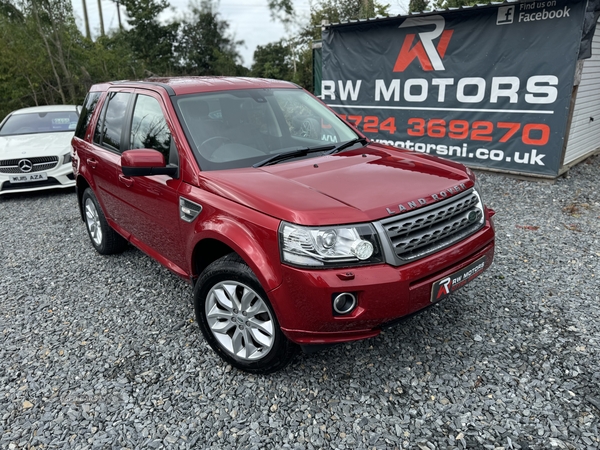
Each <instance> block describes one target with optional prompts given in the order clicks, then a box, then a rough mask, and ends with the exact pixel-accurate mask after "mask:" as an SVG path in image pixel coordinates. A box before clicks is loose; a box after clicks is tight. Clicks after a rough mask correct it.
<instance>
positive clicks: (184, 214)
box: [179, 197, 202, 222]
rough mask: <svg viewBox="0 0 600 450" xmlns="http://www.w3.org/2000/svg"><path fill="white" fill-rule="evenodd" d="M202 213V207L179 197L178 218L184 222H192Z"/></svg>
mask: <svg viewBox="0 0 600 450" xmlns="http://www.w3.org/2000/svg"><path fill="white" fill-rule="evenodd" d="M201 212H202V205H199V204H198V203H194V202H192V201H191V200H188V199H186V198H183V197H179V217H180V218H181V219H182V220H185V221H186V222H193V221H194V220H195V219H196V217H198V216H199V215H200V213H201Z"/></svg>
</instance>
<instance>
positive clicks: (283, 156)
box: [252, 144, 336, 167]
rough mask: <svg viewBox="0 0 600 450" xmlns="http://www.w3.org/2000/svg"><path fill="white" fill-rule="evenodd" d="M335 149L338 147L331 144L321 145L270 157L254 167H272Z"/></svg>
mask: <svg viewBox="0 0 600 450" xmlns="http://www.w3.org/2000/svg"><path fill="white" fill-rule="evenodd" d="M335 149H336V146H335V145H331V144H329V145H321V146H319V147H306V148H299V149H297V150H292V151H291V152H285V153H277V154H276V155H273V156H270V157H269V158H267V159H264V160H262V161H259V162H257V163H256V164H254V165H253V166H252V167H263V166H270V165H271V164H276V163H278V162H280V161H285V160H286V159H293V158H298V157H300V156H306V155H308V154H309V153H316V152H326V151H328V150H335Z"/></svg>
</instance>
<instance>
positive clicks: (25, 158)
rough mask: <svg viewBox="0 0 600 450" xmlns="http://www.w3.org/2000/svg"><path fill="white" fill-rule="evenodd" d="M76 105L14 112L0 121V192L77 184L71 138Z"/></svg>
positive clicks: (25, 109) (37, 107)
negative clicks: (72, 158) (74, 175)
mask: <svg viewBox="0 0 600 450" xmlns="http://www.w3.org/2000/svg"><path fill="white" fill-rule="evenodd" d="M78 119H79V111H78V108H77V106H74V105H53V106H36V107H33V108H23V109H19V110H17V111H13V112H12V113H10V114H9V115H8V116H6V118H5V119H4V120H3V121H2V122H1V123H0V195H2V194H9V193H16V192H31V191H38V190H41V189H53V188H68V187H72V186H75V179H74V177H73V167H72V165H71V139H72V138H73V134H74V132H75V127H76V126H77V121H78Z"/></svg>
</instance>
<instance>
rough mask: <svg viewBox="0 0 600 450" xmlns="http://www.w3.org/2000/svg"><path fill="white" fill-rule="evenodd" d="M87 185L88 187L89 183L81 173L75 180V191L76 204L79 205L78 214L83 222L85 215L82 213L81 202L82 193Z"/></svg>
mask: <svg viewBox="0 0 600 450" xmlns="http://www.w3.org/2000/svg"><path fill="white" fill-rule="evenodd" d="M89 187H90V184H89V183H88V182H87V180H86V179H85V178H84V177H82V176H81V175H79V176H78V177H77V180H76V184H75V191H76V192H77V205H78V206H79V215H80V216H81V220H82V221H83V222H85V216H84V213H83V204H82V199H83V193H84V192H85V190H86V189H87V188H89Z"/></svg>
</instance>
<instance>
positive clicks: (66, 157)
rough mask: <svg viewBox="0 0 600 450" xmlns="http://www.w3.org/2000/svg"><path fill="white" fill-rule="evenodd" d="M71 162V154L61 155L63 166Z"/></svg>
mask: <svg viewBox="0 0 600 450" xmlns="http://www.w3.org/2000/svg"><path fill="white" fill-rule="evenodd" d="M70 162H71V153H67V154H66V155H63V164H69V163H70Z"/></svg>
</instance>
